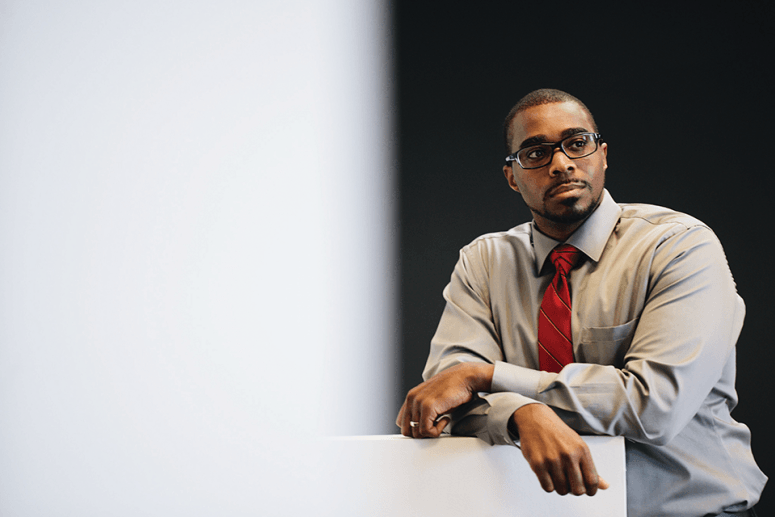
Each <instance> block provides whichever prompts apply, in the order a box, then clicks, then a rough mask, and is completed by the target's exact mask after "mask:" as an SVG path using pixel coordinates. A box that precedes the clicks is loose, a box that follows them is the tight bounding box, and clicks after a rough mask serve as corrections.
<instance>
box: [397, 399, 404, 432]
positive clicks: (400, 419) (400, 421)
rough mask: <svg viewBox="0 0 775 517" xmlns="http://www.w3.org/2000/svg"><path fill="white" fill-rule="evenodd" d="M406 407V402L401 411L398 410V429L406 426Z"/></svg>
mask: <svg viewBox="0 0 775 517" xmlns="http://www.w3.org/2000/svg"><path fill="white" fill-rule="evenodd" d="M405 407H406V402H404V403H403V404H401V409H399V410H398V416H397V417H396V425H397V426H398V427H402V426H403V425H404V408H405Z"/></svg>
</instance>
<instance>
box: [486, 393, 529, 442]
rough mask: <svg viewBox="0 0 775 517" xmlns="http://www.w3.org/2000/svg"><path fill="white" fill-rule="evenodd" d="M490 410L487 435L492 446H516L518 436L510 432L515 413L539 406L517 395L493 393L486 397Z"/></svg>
mask: <svg viewBox="0 0 775 517" xmlns="http://www.w3.org/2000/svg"><path fill="white" fill-rule="evenodd" d="M485 398H486V399H487V403H488V404H489V406H490V408H489V411H488V412H487V424H486V425H487V434H488V436H489V440H487V441H489V442H490V443H491V444H492V445H516V443H514V441H515V440H516V439H517V437H516V436H514V435H513V434H511V433H510V432H509V421H510V420H511V416H512V415H513V414H514V412H515V411H516V410H517V409H519V408H521V407H522V406H526V405H528V404H537V403H538V402H536V401H535V400H532V399H529V398H527V397H525V396H523V395H519V394H517V393H491V394H489V395H487V396H486V397H485Z"/></svg>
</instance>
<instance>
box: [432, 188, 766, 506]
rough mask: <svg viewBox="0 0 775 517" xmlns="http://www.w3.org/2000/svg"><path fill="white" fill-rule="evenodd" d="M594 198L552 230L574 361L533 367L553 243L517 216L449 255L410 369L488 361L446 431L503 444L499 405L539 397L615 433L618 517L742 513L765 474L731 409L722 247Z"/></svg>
mask: <svg viewBox="0 0 775 517" xmlns="http://www.w3.org/2000/svg"><path fill="white" fill-rule="evenodd" d="M603 196H604V197H603V200H602V202H601V204H600V206H599V207H598V208H597V210H595V212H594V213H593V214H592V215H591V216H590V217H589V219H587V221H586V222H585V223H584V224H583V225H582V226H581V227H580V228H579V229H578V230H576V232H575V233H573V235H571V237H570V238H569V239H568V240H567V241H566V242H567V243H568V244H572V245H574V246H575V247H577V248H578V249H579V250H581V251H582V252H583V253H584V257H583V258H582V260H581V261H580V263H579V265H577V267H576V268H575V269H574V270H573V271H572V272H571V275H570V288H571V297H572V310H573V315H572V322H571V324H572V331H573V352H574V357H575V360H576V362H575V363H572V364H569V365H567V366H565V368H563V369H562V371H561V372H560V373H548V372H542V371H539V370H538V350H537V348H536V343H537V338H536V336H537V332H538V328H537V325H538V323H537V318H538V310H539V307H540V305H541V299H542V297H543V294H544V291H545V290H546V287H547V285H549V282H550V281H551V279H552V276H553V272H554V271H553V266H552V264H551V261H549V260H547V257H548V255H549V253H550V252H551V250H552V249H553V248H554V247H555V246H556V245H558V244H559V242H557V241H555V240H553V239H551V238H549V237H547V236H546V235H544V234H542V233H540V232H539V231H537V229H536V228H535V225H534V223H526V224H523V225H520V226H517V227H516V228H513V229H511V230H509V231H507V232H501V233H493V234H487V235H484V236H482V237H479V238H478V239H476V240H475V241H474V242H472V243H471V244H469V245H468V246H466V247H465V248H463V249H462V250H461V251H460V259H459V260H458V262H457V265H456V266H455V270H454V272H453V274H452V279H451V281H450V283H449V285H447V287H446V288H445V289H444V298H445V300H446V307H445V309H444V313H443V315H442V317H441V322H440V323H439V327H438V330H437V331H436V334H435V336H434V338H433V340H432V343H431V351H430V356H429V358H428V363H427V365H426V368H425V372H424V373H423V377H424V378H425V379H427V378H429V377H431V376H433V375H434V374H436V373H438V372H439V371H442V370H444V369H446V368H449V367H451V366H453V365H455V364H458V363H461V362H466V361H479V362H487V363H493V364H495V373H494V376H493V382H492V393H487V394H480V397H479V398H477V399H475V400H474V401H472V402H471V403H469V404H468V405H466V406H464V407H463V408H461V409H460V410H458V411H456V412H455V414H454V415H453V422H452V432H453V434H463V435H475V436H478V437H479V438H482V439H483V440H485V441H487V442H489V443H491V444H513V443H514V441H513V440H514V437H512V436H510V433H509V431H508V429H507V425H508V421H509V419H510V417H511V415H512V414H513V413H514V411H516V410H517V409H518V408H520V407H521V406H523V405H525V404H530V403H536V402H539V403H544V404H547V405H549V406H551V407H552V408H553V409H554V411H555V412H556V413H557V414H558V415H559V416H560V417H561V418H562V419H563V421H565V422H566V423H567V424H568V425H569V426H570V427H571V428H573V429H575V430H576V431H578V432H579V433H583V434H602V435H612V436H624V437H625V438H626V440H625V442H626V451H627V492H628V508H629V509H628V514H629V516H630V517H639V516H668V515H669V516H693V517H697V516H702V515H706V514H717V513H720V512H722V511H732V512H734V511H740V510H744V509H746V508H748V507H750V506H752V505H753V504H755V503H756V502H757V501H758V499H759V495H760V494H761V491H762V489H763V488H764V485H765V483H766V481H767V477H766V476H765V475H764V474H763V473H762V472H761V470H759V468H758V467H757V465H756V463H755V461H754V458H753V456H752V454H751V447H750V431H749V429H748V428H747V427H746V426H745V425H743V424H741V423H738V422H736V421H735V420H734V419H733V418H732V417H731V415H730V412H731V411H732V409H733V408H734V407H735V405H736V404H737V394H736V392H735V343H736V341H737V337H738V335H739V334H740V329H741V328H742V324H743V318H744V314H745V306H744V304H743V301H742V299H741V298H740V296H738V294H737V291H736V288H735V283H734V280H733V278H732V274H731V273H730V271H729V267H728V265H727V261H726V257H725V255H724V251H723V249H722V247H721V244H720V243H719V241H718V239H717V238H716V236H715V234H714V233H713V232H712V231H711V230H710V229H709V228H708V227H707V226H705V225H704V224H703V223H701V222H700V221H698V220H697V219H694V218H692V217H690V216H687V215H685V214H681V213H678V212H674V211H672V210H668V209H666V208H661V207H657V206H651V205H639V204H620V205H618V204H616V203H615V202H614V200H613V199H612V198H611V196H610V194H609V193H608V191H605V192H604V194H603ZM536 487H538V485H536Z"/></svg>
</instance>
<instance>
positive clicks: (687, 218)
mask: <svg viewBox="0 0 775 517" xmlns="http://www.w3.org/2000/svg"><path fill="white" fill-rule="evenodd" d="M618 205H619V207H620V208H621V210H622V211H621V214H620V216H619V218H620V220H621V221H623V222H629V223H642V224H645V225H648V226H653V227H655V228H658V227H665V228H667V227H676V226H678V227H683V228H686V229H689V228H695V227H704V228H708V226H707V225H706V224H705V223H703V222H702V221H700V220H699V219H697V218H696V217H693V216H691V215H689V214H685V213H683V212H678V211H676V210H673V209H670V208H665V207H663V206H657V205H649V204H644V203H618Z"/></svg>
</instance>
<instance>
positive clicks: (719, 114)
mask: <svg viewBox="0 0 775 517" xmlns="http://www.w3.org/2000/svg"><path fill="white" fill-rule="evenodd" d="M666 5H667V4H666ZM698 5H699V4H698ZM703 7H704V8H703V9H693V8H690V7H681V6H675V5H672V6H669V7H664V8H662V7H657V4H650V5H642V6H639V5H635V4H633V5H628V4H626V3H624V2H622V5H621V6H618V7H615V6H612V5H605V4H601V3H599V2H597V3H596V2H581V3H579V2H575V3H563V2H560V3H552V4H549V3H540V4H539V3H526V2H524V3H523V2H503V1H483V2H479V3H476V4H473V3H470V4H468V3H459V2H451V3H450V2H447V3H441V2H439V3H436V2H434V3H431V2H418V1H413V2H412V1H405V0H401V1H396V2H394V6H393V27H394V31H395V34H394V41H395V42H396V70H397V88H396V94H397V106H398V113H397V117H398V149H399V155H398V156H399V169H400V174H399V191H400V225H401V238H400V246H401V248H400V264H401V265H400V270H401V288H400V294H401V296H400V304H401V305H400V314H401V318H402V329H401V347H402V349H401V353H402V362H401V364H402V369H401V374H400V375H401V379H400V391H401V395H400V396H401V398H403V394H405V393H406V391H407V390H408V389H409V388H411V387H412V386H414V385H416V384H418V383H419V382H420V381H421V372H422V368H423V366H424V364H425V359H426V357H427V354H428V349H429V342H430V339H431V337H432V335H433V332H434V331H435V329H436V325H437V324H438V319H439V317H440V315H441V312H442V309H443V306H444V303H443V300H442V297H441V291H442V289H443V288H444V286H445V285H446V283H447V282H448V280H449V277H450V274H451V272H452V268H453V266H454V264H455V261H456V260H457V255H458V250H459V249H460V248H461V247H462V246H464V245H465V244H467V243H468V242H470V241H471V240H473V239H474V238H476V237H477V236H479V235H481V234H483V233H487V232H492V231H500V230H506V229H508V228H511V227H513V226H516V225H517V224H520V223H522V222H524V221H528V220H530V218H531V216H530V214H529V212H528V210H527V209H526V208H525V206H524V204H523V203H522V201H521V198H520V197H519V195H518V194H516V193H515V192H513V191H512V190H510V189H509V188H508V186H507V184H506V180H505V179H504V177H503V173H502V170H501V168H502V164H503V157H504V151H503V145H502V140H501V123H502V121H503V118H504V116H505V115H506V113H507V112H508V110H509V109H510V108H511V106H512V105H513V104H514V103H516V101H517V100H519V98H520V97H522V96H523V95H524V94H526V93H528V92H530V91H532V90H534V89H536V88H558V89H561V90H565V91H567V92H569V93H571V94H573V95H575V96H577V97H579V98H580V99H581V100H582V101H584V103H585V104H586V105H587V106H588V107H589V109H590V110H591V111H592V113H593V114H594V116H595V119H596V122H597V124H598V126H599V129H600V132H601V133H602V134H603V135H604V137H605V140H606V141H607V142H608V146H609V150H608V165H609V168H608V173H607V188H608V189H609V191H610V192H611V194H612V195H613V197H614V199H615V200H616V201H618V202H643V203H652V204H657V205H662V206H667V207H670V208H673V209H676V210H679V211H682V212H687V213H689V214H691V215H693V216H695V217H697V218H699V219H701V220H703V221H704V222H706V223H707V224H708V225H709V226H710V227H711V228H713V229H714V231H715V232H716V234H717V235H718V236H719V238H720V239H721V242H722V243H723V245H724V247H725V250H726V253H727V257H728V260H729V264H730V267H731V268H732V272H733V274H734V275H735V279H736V281H737V285H738V290H739V292H740V294H741V295H742V296H743V298H744V299H745V301H746V304H747V311H748V312H747V317H746V323H745V326H744V328H743V332H742V335H741V337H740V340H739V342H738V381H737V387H738V393H739V395H740V399H741V400H740V404H739V405H738V407H737V409H736V410H735V411H734V417H735V418H736V419H737V420H739V421H742V422H744V423H746V424H747V425H749V427H751V428H752V431H753V450H754V454H755V456H756V458H757V461H758V463H759V465H760V467H761V468H762V469H763V470H764V471H765V473H766V474H768V475H770V476H771V475H773V474H774V473H775V471H774V470H773V468H772V467H773V465H775V458H773V445H772V441H771V432H770V425H768V424H769V422H770V420H772V416H771V413H772V409H771V407H772V404H771V402H770V398H769V395H770V394H772V393H773V387H774V386H775V384H774V383H773V377H774V376H775V373H774V372H773V367H772V361H773V346H774V345H773V340H772V338H771V337H770V332H768V326H769V325H771V324H772V322H773V311H772V309H771V307H772V305H771V302H770V299H769V298H770V297H769V296H768V295H767V293H768V291H769V290H771V289H773V275H772V270H771V266H770V264H769V263H768V262H767V260H766V259H765V257H763V258H762V259H759V258H757V255H758V254H760V253H762V252H766V251H768V250H769V249H770V248H771V247H772V244H771V241H772V236H773V229H772V212H773V210H772V206H773V201H772V196H773V193H775V191H774V190H773V188H774V187H775V181H773V175H775V145H773V142H775V130H774V129H773V127H771V124H772V121H773V120H774V117H775V109H774V107H775V106H774V105H775V102H774V101H773V92H775V87H774V86H773V65H775V52H773V50H775V46H774V41H775V38H773V33H774V32H775V13H774V10H773V7H772V4H770V5H769V6H765V5H764V4H763V3H762V4H760V3H751V2H736V3H734V4H732V3H728V4H718V5H717V6H711V4H704V5H703ZM397 410H398V408H396V411H397ZM709 453H712V451H709ZM769 492H770V490H769V487H768V488H767V489H765V493H764V496H763V497H762V501H761V503H760V505H759V506H758V507H757V509H758V510H759V513H760V515H762V516H765V515H770V514H772V502H771V501H770V499H771V498H772V496H771V495H770V494H769Z"/></svg>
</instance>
